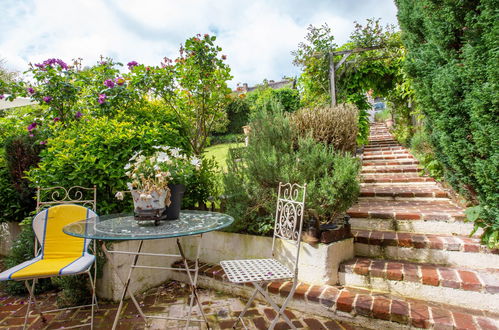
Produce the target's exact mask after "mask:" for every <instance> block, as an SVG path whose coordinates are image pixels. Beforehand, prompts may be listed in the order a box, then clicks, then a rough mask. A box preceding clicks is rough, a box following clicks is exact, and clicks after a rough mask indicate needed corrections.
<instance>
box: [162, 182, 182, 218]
mask: <svg viewBox="0 0 499 330" xmlns="http://www.w3.org/2000/svg"><path fill="white" fill-rule="evenodd" d="M168 188H170V192H171V196H170V201H171V204H170V206H167V207H166V210H165V212H164V213H166V220H177V219H178V218H179V216H180V209H181V208H182V198H183V197H184V192H185V186H184V185H183V184H169V185H168Z"/></svg>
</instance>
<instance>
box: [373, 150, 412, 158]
mask: <svg viewBox="0 0 499 330" xmlns="http://www.w3.org/2000/svg"><path fill="white" fill-rule="evenodd" d="M410 154H411V153H410V152H409V151H407V150H395V151H364V157H369V156H381V155H383V156H402V155H410Z"/></svg>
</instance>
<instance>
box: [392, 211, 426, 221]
mask: <svg viewBox="0 0 499 330" xmlns="http://www.w3.org/2000/svg"><path fill="white" fill-rule="evenodd" d="M395 219H397V220H419V219H421V214H419V213H397V214H395Z"/></svg>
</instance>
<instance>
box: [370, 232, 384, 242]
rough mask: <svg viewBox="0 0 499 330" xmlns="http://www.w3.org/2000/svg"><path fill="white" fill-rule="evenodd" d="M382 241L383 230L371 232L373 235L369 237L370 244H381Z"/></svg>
mask: <svg viewBox="0 0 499 330" xmlns="http://www.w3.org/2000/svg"><path fill="white" fill-rule="evenodd" d="M382 241H383V232H381V231H373V232H371V236H370V237H369V244H372V245H381V243H382Z"/></svg>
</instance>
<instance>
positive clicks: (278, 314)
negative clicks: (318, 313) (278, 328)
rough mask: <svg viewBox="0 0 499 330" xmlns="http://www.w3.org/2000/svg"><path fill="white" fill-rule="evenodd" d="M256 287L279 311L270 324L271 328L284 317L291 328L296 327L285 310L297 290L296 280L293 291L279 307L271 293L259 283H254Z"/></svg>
mask: <svg viewBox="0 0 499 330" xmlns="http://www.w3.org/2000/svg"><path fill="white" fill-rule="evenodd" d="M253 285H255V287H256V288H257V290H258V292H260V293H261V294H262V296H263V297H264V298H265V300H266V301H267V302H268V303H269V304H270V305H271V306H272V308H273V309H274V310H275V311H276V312H277V315H276V317H275V318H274V320H273V321H272V323H271V324H270V326H269V329H274V327H275V325H276V324H277V321H279V318H280V317H282V318H283V320H284V321H286V323H287V324H288V325H289V326H290V327H291V329H296V327H295V325H294V324H293V322H291V320H290V319H289V318H288V317H287V315H286V314H284V310H285V309H286V306H287V304H288V303H289V300H290V299H291V297H293V295H294V293H295V290H296V282H295V283H293V287H292V288H291V291H290V292H289V295H288V297H287V298H286V300H285V301H284V303H283V304H282V306H281V307H280V308H279V306H278V305H277V304H276V303H275V302H274V300H272V298H271V297H270V296H269V294H268V293H267V292H266V291H265V290H264V289H263V288H262V287H261V286H260V285H258V284H256V283H254V284H253Z"/></svg>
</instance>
